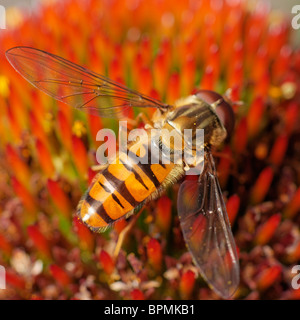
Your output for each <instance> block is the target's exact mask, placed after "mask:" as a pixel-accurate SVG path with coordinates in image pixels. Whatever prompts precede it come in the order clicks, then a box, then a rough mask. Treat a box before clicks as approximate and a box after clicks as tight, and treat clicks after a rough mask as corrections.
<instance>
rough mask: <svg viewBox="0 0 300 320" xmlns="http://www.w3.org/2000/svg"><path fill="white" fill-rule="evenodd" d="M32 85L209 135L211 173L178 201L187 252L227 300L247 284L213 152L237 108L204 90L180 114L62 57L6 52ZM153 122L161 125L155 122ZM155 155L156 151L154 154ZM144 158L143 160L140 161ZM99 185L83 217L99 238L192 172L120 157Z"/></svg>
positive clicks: (86, 199)
mask: <svg viewBox="0 0 300 320" xmlns="http://www.w3.org/2000/svg"><path fill="white" fill-rule="evenodd" d="M6 57H7V59H8V60H9V62H10V63H11V64H12V66H13V67H14V68H15V69H16V71H17V72H19V73H20V74H21V75H22V76H23V77H24V78H25V79H26V80H27V81H29V82H30V83H31V84H33V85H34V86H35V87H37V88H38V89H40V90H42V91H44V92H45V93H47V94H48V95H50V96H52V97H53V98H55V99H57V100H60V101H62V102H64V103H66V104H68V105H71V106H73V107H75V108H77V109H80V110H82V111H85V112H87V113H90V114H94V115H98V116H101V117H118V116H119V117H120V116H122V114H123V113H124V110H126V109H128V108H131V107H142V108H156V109H157V112H156V115H155V122H156V123H155V125H156V127H160V128H164V129H168V130H171V129H173V128H176V130H177V131H178V132H179V133H182V132H183V130H184V129H187V128H191V129H195V128H201V129H204V141H205V156H204V169H203V171H202V173H201V174H200V175H199V176H198V177H196V178H195V177H194V178H191V177H189V176H186V178H185V180H184V182H183V183H182V184H181V186H180V189H179V194H178V204H177V207H178V215H179V219H180V224H181V228H182V232H183V236H184V239H185V241H186V244H187V246H188V248H189V250H190V252H191V254H192V257H193V259H194V262H195V264H196V265H197V266H198V268H199V270H200V272H201V274H202V276H203V277H204V278H205V280H206V281H207V282H208V284H209V285H210V287H212V289H213V290H215V291H216V292H217V293H218V294H219V295H221V296H222V297H224V298H228V297H230V296H231V295H232V294H233V293H234V292H235V290H236V288H237V286H238V283H239V262H238V256H237V252H236V247H235V242H234V238H233V235H232V232H231V228H230V224H229V221H228V217H227V212H226V207H225V205H224V201H223V197H222V192H221V189H220V186H219V183H218V179H217V174H216V169H215V165H214V160H213V157H212V155H211V152H210V146H211V145H218V144H219V143H221V142H222V141H223V140H224V139H225V137H226V130H227V132H230V131H231V130H232V128H233V124H234V115H233V111H232V108H231V106H230V104H229V103H228V102H226V101H225V99H223V97H222V96H221V95H219V94H217V93H215V92H212V91H207V90H200V91H199V92H197V93H196V94H194V95H192V96H189V97H187V98H183V99H180V100H178V102H176V103H175V105H174V106H170V105H167V104H164V103H162V102H160V101H158V100H156V99H153V98H151V97H148V96H145V95H143V94H141V93H138V92H136V91H134V90H131V89H128V88H126V87H125V86H123V85H121V84H118V83H116V82H114V81H112V80H110V79H108V78H106V77H103V76H101V75H98V74H96V73H94V72H92V71H90V70H87V69H85V68H84V67H81V66H79V65H76V64H74V63H72V62H70V61H67V60H65V59H63V58H61V57H58V56H56V55H54V54H50V53H47V52H45V51H41V50H38V49H34V48H30V47H15V48H12V49H10V50H8V51H7V52H6ZM152 120H153V119H152ZM149 152H150V150H148V154H149ZM135 156H136V155H135ZM117 157H118V160H119V162H118V163H117V164H108V165H107V166H105V167H104V168H103V169H102V170H101V171H100V172H99V173H98V174H97V175H96V177H95V179H94V181H93V183H92V184H91V186H90V187H89V189H88V190H87V192H86V194H85V195H84V196H83V198H82V200H81V201H80V203H79V206H78V210H77V215H78V217H79V218H80V219H81V221H82V222H83V223H84V224H85V225H87V226H88V227H89V228H90V229H91V230H93V231H98V232H101V231H103V230H104V229H105V228H107V227H108V226H110V225H111V224H113V223H114V222H115V221H117V220H118V219H121V218H124V217H129V216H130V215H132V214H133V213H135V212H136V211H137V209H139V208H141V207H142V206H143V205H144V204H145V203H147V202H149V201H150V200H153V199H155V198H157V197H158V196H159V195H160V194H161V193H162V192H163V191H164V190H165V189H166V188H167V187H168V186H169V185H171V184H173V183H175V182H176V181H178V180H179V179H180V178H181V177H183V176H184V175H185V168H184V164H175V163H169V164H163V163H161V162H160V161H159V162H158V163H154V164H151V163H149V162H148V164H142V163H135V162H133V161H131V158H130V156H129V157H127V158H126V160H124V159H123V154H122V153H119V154H118V155H117Z"/></svg>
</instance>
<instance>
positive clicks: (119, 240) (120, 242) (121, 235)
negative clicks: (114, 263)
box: [114, 209, 142, 258]
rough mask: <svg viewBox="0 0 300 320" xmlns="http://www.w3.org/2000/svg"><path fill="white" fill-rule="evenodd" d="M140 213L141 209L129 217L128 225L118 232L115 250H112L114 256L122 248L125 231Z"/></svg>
mask: <svg viewBox="0 0 300 320" xmlns="http://www.w3.org/2000/svg"><path fill="white" fill-rule="evenodd" d="M141 213H142V209H141V210H140V211H139V212H138V213H137V214H135V215H134V216H133V217H132V218H131V220H130V222H129V223H128V225H127V226H126V227H125V228H124V229H123V230H122V231H121V232H120V234H119V237H118V241H117V244H116V246H115V250H114V257H115V258H117V257H118V255H119V252H120V250H121V248H122V245H123V242H124V239H125V237H126V235H127V233H128V232H129V231H130V230H131V229H132V227H133V226H134V225H135V223H136V221H137V219H138V218H139V216H140V215H141Z"/></svg>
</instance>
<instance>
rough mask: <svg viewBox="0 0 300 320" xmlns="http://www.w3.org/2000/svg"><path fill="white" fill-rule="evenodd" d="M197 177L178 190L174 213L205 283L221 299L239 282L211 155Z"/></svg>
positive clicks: (232, 240) (224, 209) (234, 288)
mask: <svg viewBox="0 0 300 320" xmlns="http://www.w3.org/2000/svg"><path fill="white" fill-rule="evenodd" d="M205 160H206V161H205V168H204V171H203V173H202V174H201V176H200V177H199V178H198V179H195V180H192V179H191V177H189V178H187V179H186V180H185V181H184V182H183V183H182V185H181V186H180V189H179V194H178V215H179V218H180V224H181V228H182V232H183V236H184V239H185V241H186V244H187V246H188V248H189V250H190V252H191V254H192V256H193V259H194V261H195V264H196V265H197V266H198V268H199V269H200V271H201V274H202V276H203V278H204V279H205V280H206V281H207V283H208V284H209V285H210V286H211V287H212V289H213V290H215V291H216V292H217V293H218V294H219V295H220V296H222V297H223V298H225V299H226V298H229V297H230V296H232V295H233V293H234V292H235V290H236V289H237V287H238V284H239V261H238V256H237V252H236V246H235V242H234V238H233V235H232V232H231V228H230V224H229V220H228V216H227V212H226V207H225V204H224V201H223V196H222V192H221V189H220V186H219V182H218V179H217V177H216V172H215V166H214V161H213V158H212V156H211V154H210V153H209V154H206V158H205Z"/></svg>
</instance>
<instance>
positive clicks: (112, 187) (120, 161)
mask: <svg viewBox="0 0 300 320" xmlns="http://www.w3.org/2000/svg"><path fill="white" fill-rule="evenodd" d="M130 153H131V152H130V151H129V152H128V157H127V156H126V154H123V153H120V154H119V155H118V157H117V159H116V164H109V165H108V166H107V167H106V168H105V169H104V170H103V171H101V172H100V173H98V175H97V176H96V178H95V179H94V182H93V183H92V185H91V187H90V188H89V189H88V191H87V193H86V195H85V196H84V197H83V199H82V201H81V202H80V205H79V209H78V216H79V218H80V219H81V220H82V221H83V222H84V223H85V224H86V225H87V226H88V227H89V228H91V229H92V230H93V231H99V232H101V231H103V229H105V228H106V227H108V226H109V225H111V224H112V223H114V222H115V221H117V220H118V219H120V218H122V217H124V216H129V215H130V214H132V213H133V211H134V209H135V208H136V207H137V206H139V205H140V204H142V203H144V202H145V201H146V200H147V198H149V196H150V195H151V194H152V193H153V192H155V191H156V190H157V189H158V188H159V187H160V186H161V184H162V182H163V181H164V180H165V179H166V177H167V176H168V174H169V173H170V172H171V170H172V169H173V167H174V164H161V163H157V164H151V163H150V162H151V161H150V160H151V159H150V157H149V162H148V164H142V163H135V162H134V161H133V160H132V158H131V157H130ZM149 154H150V153H149Z"/></svg>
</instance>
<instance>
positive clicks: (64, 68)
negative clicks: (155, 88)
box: [6, 47, 169, 117]
mask: <svg viewBox="0 0 300 320" xmlns="http://www.w3.org/2000/svg"><path fill="white" fill-rule="evenodd" d="M6 57H7V59H8V61H9V62H10V63H11V65H12V66H13V67H14V68H15V69H16V71H17V72H19V73H20V74H21V75H22V76H23V77H24V78H25V79H26V80H27V81H29V82H30V83H31V84H32V85H34V86H35V87H37V88H38V89H40V90H42V91H44V92H45V93H47V94H48V95H50V96H52V97H53V98H55V99H56V100H59V101H62V102H64V103H66V104H68V105H71V106H72V107H75V108H78V109H81V110H82V111H85V112H87V113H90V114H94V115H99V116H102V117H118V116H120V114H121V115H123V114H124V112H125V111H126V109H128V108H130V107H143V108H144V107H152V108H159V109H161V110H162V111H164V110H166V109H168V107H169V106H168V105H166V104H163V103H162V102H160V101H158V100H155V99H152V98H150V97H147V96H145V95H142V94H140V93H138V92H136V91H133V90H130V89H128V88H126V87H125V86H123V85H121V84H118V83H116V82H114V81H112V80H110V79H108V78H106V77H104V76H101V75H98V74H96V73H94V72H93V71H90V70H88V69H85V68H84V67H82V66H79V65H77V64H75V63H72V62H70V61H68V60H65V59H63V58H61V57H59V56H56V55H54V54H51V53H48V52H45V51H42V50H38V49H34V48H30V47H15V48H11V49H9V50H8V51H7V52H6Z"/></svg>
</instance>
